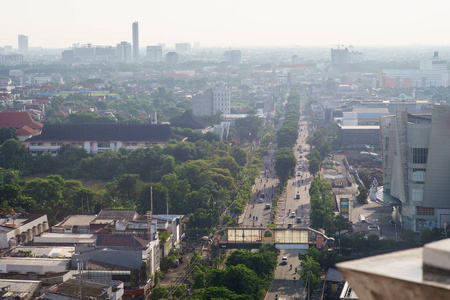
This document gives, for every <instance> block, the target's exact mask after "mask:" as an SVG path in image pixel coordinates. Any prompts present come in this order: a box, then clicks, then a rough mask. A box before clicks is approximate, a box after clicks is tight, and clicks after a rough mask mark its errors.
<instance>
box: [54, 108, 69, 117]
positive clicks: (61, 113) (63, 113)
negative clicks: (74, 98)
mask: <svg viewBox="0 0 450 300" xmlns="http://www.w3.org/2000/svg"><path fill="white" fill-rule="evenodd" d="M56 115H58V116H64V117H65V116H67V114H66V113H65V112H63V111H60V110H59V111H57V112H56Z"/></svg>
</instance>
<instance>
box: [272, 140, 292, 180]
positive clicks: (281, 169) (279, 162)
mask: <svg viewBox="0 0 450 300" xmlns="http://www.w3.org/2000/svg"><path fill="white" fill-rule="evenodd" d="M296 163H297V160H296V159H295V156H294V151H293V150H292V148H281V149H278V151H277V152H276V154H275V171H276V173H277V175H278V177H279V178H280V182H283V183H284V182H286V181H288V179H289V178H291V177H292V176H294V174H295V165H296Z"/></svg>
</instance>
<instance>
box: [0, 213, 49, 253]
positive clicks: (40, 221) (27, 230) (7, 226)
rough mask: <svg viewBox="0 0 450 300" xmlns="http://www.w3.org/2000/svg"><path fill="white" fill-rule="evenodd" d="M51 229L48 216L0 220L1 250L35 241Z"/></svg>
mask: <svg viewBox="0 0 450 300" xmlns="http://www.w3.org/2000/svg"><path fill="white" fill-rule="evenodd" d="M48 229H49V226H48V220H47V215H37V216H34V217H31V218H21V217H20V216H19V217H17V218H15V217H9V218H0V248H2V249H5V248H10V247H12V246H16V245H18V244H22V243H27V242H31V241H33V239H34V238H35V237H36V236H38V235H40V234H42V233H43V232H45V231H47V230H48Z"/></svg>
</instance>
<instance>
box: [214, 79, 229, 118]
mask: <svg viewBox="0 0 450 300" xmlns="http://www.w3.org/2000/svg"><path fill="white" fill-rule="evenodd" d="M230 95H231V93H230V90H229V88H228V86H226V85H225V84H223V83H220V84H218V85H216V87H215V88H214V90H213V114H216V113H217V112H219V111H221V112H222V113H223V114H230V104H231V96H230Z"/></svg>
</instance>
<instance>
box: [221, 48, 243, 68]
mask: <svg viewBox="0 0 450 300" xmlns="http://www.w3.org/2000/svg"><path fill="white" fill-rule="evenodd" d="M223 58H224V59H225V61H227V62H229V63H231V64H232V65H240V64H241V63H242V53H241V50H230V51H225V52H224V53H223Z"/></svg>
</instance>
